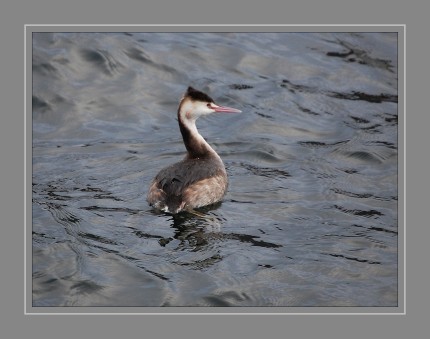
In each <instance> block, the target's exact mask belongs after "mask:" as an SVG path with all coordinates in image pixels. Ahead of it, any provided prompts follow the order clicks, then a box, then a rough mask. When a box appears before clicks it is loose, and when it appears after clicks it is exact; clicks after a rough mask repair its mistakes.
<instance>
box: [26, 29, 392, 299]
mask: <svg viewBox="0 0 430 339" xmlns="http://www.w3.org/2000/svg"><path fill="white" fill-rule="evenodd" d="M32 72H33V73H32V74H33V91H32V96H33V99H32V100H33V115H32V120H33V125H32V126H33V127H32V133H33V135H32V139H33V149H32V159H33V167H32V173H33V180H32V198H33V207H32V218H33V223H32V234H33V243H32V245H33V246H32V248H33V253H32V260H33V261H32V271H33V295H32V298H33V305H34V306H396V305H397V302H398V297H397V292H398V281H397V264H398V261H397V256H398V253H397V252H398V246H397V241H398V229H397V222H398V219H397V218H398V214H397V197H398V186H397V161H398V156H397V149H398V143H397V140H398V139H397V135H398V114H397V77H398V74H397V35H396V34H394V33H252V34H251V33H125V34H123V33H34V34H33V69H32ZM189 85H192V86H194V87H196V88H198V89H200V90H202V91H205V92H207V93H208V94H209V95H210V96H211V97H212V98H214V99H215V100H216V101H217V103H218V104H221V105H226V106H231V107H235V108H238V109H241V110H242V111H243V113H241V114H224V115H222V114H213V115H211V116H209V117H207V118H204V119H200V120H199V121H198V128H199V131H200V132H201V134H202V135H203V136H204V137H205V138H206V139H207V140H208V142H209V143H210V144H211V145H212V146H213V147H214V149H216V151H217V152H218V153H219V154H220V156H221V157H222V158H223V160H224V162H225V165H226V168H227V172H228V175H229V180H230V186H229V191H228V194H227V195H226V197H225V199H224V201H223V202H222V203H221V204H218V205H216V206H211V207H210V208H206V209H204V210H203V211H202V212H203V213H204V214H205V217H203V218H202V217H200V218H199V217H195V216H192V215H188V214H182V215H180V216H178V217H173V216H171V215H168V214H162V213H156V212H155V211H152V210H151V209H150V208H149V207H148V205H147V203H146V201H145V197H146V193H147V189H148V186H149V183H150V181H151V179H152V178H153V177H154V176H155V174H156V173H157V172H158V171H159V170H160V169H161V168H162V167H164V166H166V165H168V164H171V163H173V162H175V161H178V160H180V159H182V157H183V156H184V152H185V148H184V146H183V143H182V140H181V136H180V133H179V129H178V126H177V119H176V110H177V105H178V102H179V99H180V98H181V96H182V94H183V92H184V91H185V90H186V88H187V87H188V86H189Z"/></svg>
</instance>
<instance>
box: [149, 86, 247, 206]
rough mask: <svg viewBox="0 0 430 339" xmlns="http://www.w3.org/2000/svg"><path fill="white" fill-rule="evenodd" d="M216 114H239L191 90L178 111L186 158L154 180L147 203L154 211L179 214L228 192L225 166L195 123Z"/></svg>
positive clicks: (208, 202)
mask: <svg viewBox="0 0 430 339" xmlns="http://www.w3.org/2000/svg"><path fill="white" fill-rule="evenodd" d="M214 112H227V113H239V112H241V111H240V110H238V109H235V108H230V107H223V106H218V105H216V104H215V103H214V100H213V99H212V98H211V97H209V96H208V95H207V94H205V93H203V92H200V91H198V90H196V89H194V88H192V87H188V89H187V91H186V92H185V94H184V96H183V98H182V99H181V101H180V103H179V108H178V123H179V129H180V130H181V134H182V138H183V140H184V144H185V147H186V148H187V155H186V156H185V158H184V159H183V160H182V161H180V162H177V163H175V164H173V165H170V166H168V167H166V168H163V169H162V170H161V171H160V172H159V173H158V174H157V175H156V177H155V178H154V179H153V180H152V183H151V186H150V188H149V192H148V196H147V198H146V200H147V201H148V203H149V205H150V206H152V207H154V208H155V209H158V210H161V211H164V212H167V213H171V214H176V213H179V212H181V211H193V210H194V208H199V207H203V206H207V205H211V204H214V203H216V202H218V201H220V200H221V199H222V198H223V197H224V195H225V193H226V190H227V186H228V179H227V173H226V171H225V167H224V163H223V162H222V160H221V158H220V156H219V155H218V154H217V153H216V152H215V151H214V150H213V148H212V147H211V146H210V145H209V144H208V143H207V142H206V141H205V139H203V137H202V136H201V135H200V133H199V132H198V131H197V127H196V120H197V118H198V117H200V116H204V115H208V114H211V113H214Z"/></svg>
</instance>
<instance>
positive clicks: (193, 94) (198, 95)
mask: <svg viewBox="0 0 430 339" xmlns="http://www.w3.org/2000/svg"><path fill="white" fill-rule="evenodd" d="M185 96H187V97H189V98H190V99H191V100H194V101H204V102H214V100H213V99H212V98H211V97H210V96H209V95H207V94H205V93H203V92H200V91H198V90H196V89H194V88H193V87H191V86H190V87H188V89H187V92H186V93H185Z"/></svg>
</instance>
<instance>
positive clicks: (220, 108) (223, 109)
mask: <svg viewBox="0 0 430 339" xmlns="http://www.w3.org/2000/svg"><path fill="white" fill-rule="evenodd" d="M211 108H212V109H213V110H214V111H215V112H224V113H241V112H242V111H241V110H238V109H236V108H231V107H226V106H218V105H215V104H211Z"/></svg>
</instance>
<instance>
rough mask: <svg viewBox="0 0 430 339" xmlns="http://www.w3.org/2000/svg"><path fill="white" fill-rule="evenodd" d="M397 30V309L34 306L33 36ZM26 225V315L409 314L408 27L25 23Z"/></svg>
mask: <svg viewBox="0 0 430 339" xmlns="http://www.w3.org/2000/svg"><path fill="white" fill-rule="evenodd" d="M82 31H85V32H298V31H300V32H396V33H397V34H398V97H399V101H398V117H399V125H398V126H399V127H398V141H399V142H398V145H399V146H398V151H399V152H398V198H399V199H398V239H399V240H398V306H397V307H311V308H308V307H33V306H32V269H31V268H32V267H31V262H32V237H31V233H32V232H31V230H32V217H31V214H32V209H31V205H32V203H31V183H32V172H31V171H32V170H31V164H32V134H31V132H32V119H31V116H32V108H31V94H32V88H31V84H32V74H31V65H32V33H34V32H82ZM24 35H25V39H24V40H25V42H24V44H25V46H24V60H25V61H24V63H25V64H24V69H25V89H24V96H25V112H24V124H25V136H24V142H25V163H24V167H25V178H24V184H25V201H24V209H25V226H24V261H25V262H24V314H26V315H42V314H43V315H54V314H63V315H107V314H109V315H131V314H133V315H139V314H144V315H172V314H174V315H178V314H188V315H204V314H206V315H245V314H246V315H251V314H255V315H281V314H291V315H319V314H325V315H345V314H348V315H371V314H374V315H376V314H378V315H394V314H400V315H405V314H406V214H405V208H406V201H405V188H406V186H405V174H406V164H405V160H406V158H405V148H406V142H405V141H406V139H405V137H406V121H405V120H406V119H405V118H406V117H405V114H406V100H405V94H406V81H405V77H406V68H405V65H406V26H405V25H25V26H24Z"/></svg>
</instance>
